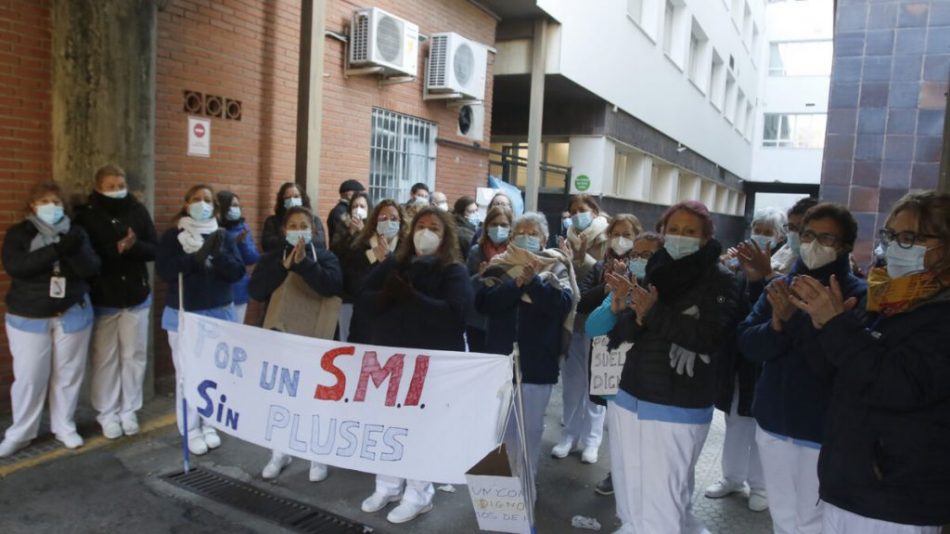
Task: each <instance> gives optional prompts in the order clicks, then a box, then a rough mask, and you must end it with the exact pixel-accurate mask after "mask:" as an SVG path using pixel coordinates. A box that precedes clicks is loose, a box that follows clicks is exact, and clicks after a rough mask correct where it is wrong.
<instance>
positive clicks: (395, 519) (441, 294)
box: [357, 206, 472, 523]
mask: <svg viewBox="0 0 950 534" xmlns="http://www.w3.org/2000/svg"><path fill="white" fill-rule="evenodd" d="M409 227H410V228H411V229H412V234H411V237H408V238H407V239H405V240H403V242H402V243H401V244H400V246H399V249H398V250H397V251H396V253H395V254H394V255H392V256H390V257H388V258H386V259H385V260H384V261H383V262H382V263H380V264H379V265H377V266H376V267H374V268H373V270H372V271H370V273H369V274H368V275H367V276H366V281H365V288H364V290H363V292H362V293H360V295H359V297H358V299H357V310H359V313H365V314H366V318H367V320H369V321H371V322H372V324H373V328H372V330H371V332H370V336H369V339H368V340H367V341H368V342H369V343H372V344H374V345H386V346H389V347H405V348H410V349H432V350H454V351H464V350H465V312H466V310H468V308H469V306H471V303H472V288H471V282H470V281H469V277H468V272H467V271H466V270H465V266H464V265H462V264H461V262H460V261H459V260H460V258H459V253H458V236H457V235H456V234H455V224H454V223H453V222H452V219H451V218H450V216H449V214H448V213H447V212H444V211H442V210H440V209H438V208H436V207H431V206H430V207H425V208H422V209H420V210H419V212H418V213H417V214H416V216H415V218H414V219H413V220H412V224H410V225H409ZM404 490H405V491H404ZM400 494H402V496H401V497H400ZM434 494H435V489H434V488H433V487H432V483H431V482H425V481H421V480H408V481H407V480H404V479H401V478H396V477H391V476H385V475H376V490H375V491H374V492H373V494H372V495H371V496H369V497H368V498H367V499H366V500H364V501H363V504H362V509H363V511H364V512H367V513H371V512H377V511H379V510H382V509H383V508H385V507H386V505H387V504H389V503H391V502H396V501H401V502H400V503H399V506H397V507H396V508H394V509H393V510H392V511H391V512H389V515H387V516H386V520H387V521H389V522H391V523H405V522H407V521H411V520H413V519H415V518H416V517H417V516H418V515H419V514H424V513H426V512H429V511H430V510H432V497H433V495H434Z"/></svg>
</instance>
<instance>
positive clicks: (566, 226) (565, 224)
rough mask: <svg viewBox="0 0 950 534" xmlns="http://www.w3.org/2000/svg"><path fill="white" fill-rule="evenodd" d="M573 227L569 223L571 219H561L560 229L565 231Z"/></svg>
mask: <svg viewBox="0 0 950 534" xmlns="http://www.w3.org/2000/svg"><path fill="white" fill-rule="evenodd" d="M573 225H574V223H573V222H571V218H570V217H568V218H566V219H561V228H563V229H564V230H565V231H567V230H568V229H570V227H571V226H573Z"/></svg>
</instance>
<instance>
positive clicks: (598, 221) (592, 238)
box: [567, 215, 609, 261]
mask: <svg viewBox="0 0 950 534" xmlns="http://www.w3.org/2000/svg"><path fill="white" fill-rule="evenodd" d="M608 224H609V223H608V222H607V218H606V217H604V216H603V215H598V216H596V217H594V220H592V221H591V222H590V226H588V227H587V228H585V229H584V231H583V232H578V231H577V228H576V227H574V226H571V227H570V228H569V229H568V230H567V240H568V241H569V242H570V243H571V247H572V248H573V249H574V250H575V251H576V250H580V247H581V236H585V237H587V253H588V254H590V255H591V256H593V258H594V259H595V260H597V261H600V260H602V259H604V255H603V249H604V247H603V244H604V243H606V242H607V232H606V230H607V225H608Z"/></svg>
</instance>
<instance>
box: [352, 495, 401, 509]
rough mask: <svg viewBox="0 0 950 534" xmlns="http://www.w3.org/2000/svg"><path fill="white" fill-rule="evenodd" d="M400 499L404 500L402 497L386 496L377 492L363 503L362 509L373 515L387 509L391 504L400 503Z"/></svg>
mask: <svg viewBox="0 0 950 534" xmlns="http://www.w3.org/2000/svg"><path fill="white" fill-rule="evenodd" d="M400 499H402V497H400V496H399V495H386V494H385V493H380V492H378V491H376V492H373V494H372V495H370V496H369V497H367V498H366V500H364V501H363V504H362V505H360V509H361V510H363V511H364V512H366V513H368V514H371V513H373V512H378V511H380V510H382V509H383V508H386V505H387V504H389V503H391V502H398V501H399V500H400Z"/></svg>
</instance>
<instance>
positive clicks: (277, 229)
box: [261, 182, 327, 252]
mask: <svg viewBox="0 0 950 534" xmlns="http://www.w3.org/2000/svg"><path fill="white" fill-rule="evenodd" d="M294 206H303V207H304V208H307V209H308V210H312V208H311V207H310V197H309V196H307V192H306V191H304V190H303V189H301V188H299V187H297V184H295V183H293V182H285V183H284V184H283V185H281V186H280V189H279V190H278V191H277V201H276V202H275V203H274V214H273V215H271V216H269V217H267V219H264V229H263V231H261V248H262V249H263V250H264V252H270V251H271V250H279V249H281V248H282V247H283V246H284V234H283V228H282V226H283V221H284V217H285V216H286V215H287V210H289V209H290V208H293V207H294ZM311 228H313V241H312V242H313V246H315V247H317V248H322V249H325V248H327V238H326V233H325V232H324V231H323V223H322V222H320V219H319V218H318V217H316V216H314V219H313V224H312V225H311Z"/></svg>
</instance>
